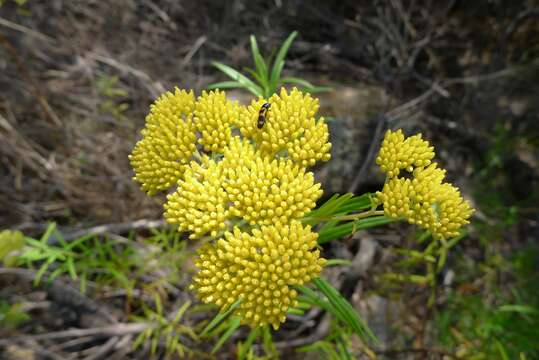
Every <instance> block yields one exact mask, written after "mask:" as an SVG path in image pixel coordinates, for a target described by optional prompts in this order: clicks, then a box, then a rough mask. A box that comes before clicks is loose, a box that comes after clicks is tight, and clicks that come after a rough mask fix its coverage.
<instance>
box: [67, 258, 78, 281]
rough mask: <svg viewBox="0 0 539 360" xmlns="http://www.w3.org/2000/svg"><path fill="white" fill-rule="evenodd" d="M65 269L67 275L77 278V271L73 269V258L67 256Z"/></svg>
mask: <svg viewBox="0 0 539 360" xmlns="http://www.w3.org/2000/svg"><path fill="white" fill-rule="evenodd" d="M66 266H67V271H68V272H69V276H71V279H73V280H77V272H76V271H75V264H74V263H73V258H72V257H68V258H67V261H66Z"/></svg>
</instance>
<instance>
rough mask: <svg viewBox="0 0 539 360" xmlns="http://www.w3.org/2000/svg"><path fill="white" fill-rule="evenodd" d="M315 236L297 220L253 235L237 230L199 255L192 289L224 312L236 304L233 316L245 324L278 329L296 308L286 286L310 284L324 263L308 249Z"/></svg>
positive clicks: (312, 246) (292, 291)
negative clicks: (238, 303) (268, 325)
mask: <svg viewBox="0 0 539 360" xmlns="http://www.w3.org/2000/svg"><path fill="white" fill-rule="evenodd" d="M317 237H318V235H317V234H316V233H314V232H312V231H311V228H310V227H309V226H306V227H303V226H302V225H301V223H300V222H299V221H292V222H290V223H289V224H286V225H282V224H277V225H272V226H262V227H261V228H260V229H253V230H252V235H251V234H249V233H246V232H243V231H241V230H240V229H239V228H237V227H236V228H234V230H233V232H226V233H225V235H224V238H222V239H220V240H219V241H217V243H216V244H207V245H206V246H204V247H203V248H202V249H201V250H200V251H199V254H200V256H199V258H198V260H197V262H196V266H197V267H198V268H199V269H200V271H199V272H198V274H197V275H196V276H195V278H194V281H193V285H192V287H193V288H194V289H196V290H197V291H198V293H199V295H200V297H201V300H202V301H204V302H206V303H213V304H216V305H218V306H220V307H221V308H223V309H226V308H228V307H229V306H230V305H232V304H233V303H234V302H236V301H237V300H238V299H240V300H241V304H240V306H239V307H238V308H236V310H235V313H236V314H237V315H239V316H241V317H242V319H243V322H244V323H246V324H248V325H250V326H252V327H257V326H259V325H263V324H271V325H272V326H273V327H274V328H275V329H278V328H279V326H280V324H281V323H282V322H284V321H285V318H286V313H287V311H288V309H289V308H290V307H291V306H296V304H297V300H296V296H297V292H296V291H295V290H294V289H291V288H290V286H291V285H303V284H305V283H307V282H309V281H311V280H312V279H313V278H315V277H317V276H318V275H319V274H320V271H321V270H322V267H323V265H324V263H325V260H324V259H323V258H321V257H320V252H319V250H313V249H314V248H315V247H316V239H317Z"/></svg>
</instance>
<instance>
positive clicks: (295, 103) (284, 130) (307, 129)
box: [238, 88, 331, 167]
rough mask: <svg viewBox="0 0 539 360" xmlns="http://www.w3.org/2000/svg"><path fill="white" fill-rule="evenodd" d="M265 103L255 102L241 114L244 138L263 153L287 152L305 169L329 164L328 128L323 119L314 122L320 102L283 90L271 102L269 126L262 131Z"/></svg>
mask: <svg viewBox="0 0 539 360" xmlns="http://www.w3.org/2000/svg"><path fill="white" fill-rule="evenodd" d="M265 102H266V101H265V100H264V99H258V100H255V101H253V102H252V103H251V105H250V106H248V107H247V108H243V109H242V111H241V112H240V116H239V121H238V126H239V128H240V131H241V133H242V135H243V136H245V137H247V138H250V139H253V140H254V141H255V142H256V143H257V144H258V146H259V149H260V151H262V152H263V153H265V154H268V155H270V156H274V155H276V154H277V153H279V152H281V151H286V152H288V154H289V155H290V158H291V159H292V160H294V161H295V162H297V163H298V164H300V165H302V166H304V167H307V166H312V165H314V164H315V163H316V162H317V161H319V160H322V161H327V160H329V158H330V149H331V143H329V142H328V138H329V133H328V127H327V124H325V122H324V119H323V118H320V119H318V121H317V120H316V119H315V115H316V113H317V111H318V108H319V105H318V99H313V98H312V97H311V95H310V94H304V93H302V92H300V91H299V90H298V89H296V88H294V89H292V90H291V91H290V93H288V92H287V91H286V89H285V88H282V89H281V92H280V94H279V95H277V94H275V95H273V96H272V97H271V98H270V99H269V100H268V103H269V104H270V108H269V110H268V112H267V114H266V122H265V124H264V126H263V127H262V128H261V129H259V128H258V127H257V124H258V117H259V112H260V109H261V107H262V105H263V104H264V103H265Z"/></svg>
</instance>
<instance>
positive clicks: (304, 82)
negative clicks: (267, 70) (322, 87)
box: [281, 76, 314, 88]
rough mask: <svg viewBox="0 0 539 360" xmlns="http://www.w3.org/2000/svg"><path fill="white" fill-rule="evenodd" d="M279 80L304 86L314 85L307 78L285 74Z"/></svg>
mask: <svg viewBox="0 0 539 360" xmlns="http://www.w3.org/2000/svg"><path fill="white" fill-rule="evenodd" d="M281 81H282V82H283V83H285V84H297V85H300V86H303V87H306V88H311V87H314V85H313V84H311V83H310V82H308V81H307V80H305V79H302V78H298V77H293V76H285V77H284V78H282V79H281Z"/></svg>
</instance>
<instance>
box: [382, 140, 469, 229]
mask: <svg viewBox="0 0 539 360" xmlns="http://www.w3.org/2000/svg"><path fill="white" fill-rule="evenodd" d="M410 139H412V140H410ZM433 157H434V152H433V148H432V147H430V146H429V144H428V142H426V141H424V140H421V136H420V135H415V136H412V137H410V138H408V139H404V135H403V134H402V132H401V131H400V130H399V131H397V132H391V130H389V131H388V132H387V133H386V135H385V139H384V141H383V145H382V149H381V150H380V155H379V156H378V159H377V162H378V164H379V165H380V167H381V169H382V171H384V172H386V173H387V179H386V183H385V185H384V188H383V190H382V191H381V192H378V193H377V195H378V199H379V200H380V202H381V203H383V205H384V213H385V215H386V216H389V217H392V218H406V219H407V220H408V222H409V223H411V224H417V225H419V226H421V227H423V228H425V229H427V230H429V231H430V232H431V233H432V235H433V236H434V237H435V238H450V237H454V236H457V235H458V234H459V229H460V228H461V227H462V226H463V225H465V224H467V223H468V222H469V221H468V219H469V218H470V216H471V215H472V213H473V209H472V208H471V206H470V204H469V203H468V202H467V201H465V200H463V199H462V197H461V195H460V192H459V191H458V189H457V188H455V187H454V186H453V185H451V184H449V183H444V182H443V180H444V177H445V170H442V169H440V168H438V167H437V164H436V163H431V161H430V160H431V159H432V158H433ZM401 169H406V170H407V171H410V172H412V178H411V179H410V178H404V177H398V174H399V171H400V170H401Z"/></svg>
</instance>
